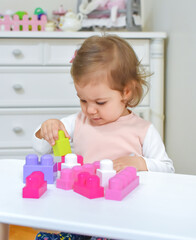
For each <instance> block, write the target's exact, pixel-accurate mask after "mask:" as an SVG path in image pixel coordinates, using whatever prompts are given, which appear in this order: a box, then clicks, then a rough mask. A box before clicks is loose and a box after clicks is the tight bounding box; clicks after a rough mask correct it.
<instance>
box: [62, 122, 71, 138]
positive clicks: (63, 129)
mask: <svg viewBox="0 0 196 240" xmlns="http://www.w3.org/2000/svg"><path fill="white" fill-rule="evenodd" d="M60 130H62V131H63V132H64V133H65V137H67V138H69V139H70V136H69V134H68V132H67V130H66V129H65V126H64V124H61V128H60Z"/></svg>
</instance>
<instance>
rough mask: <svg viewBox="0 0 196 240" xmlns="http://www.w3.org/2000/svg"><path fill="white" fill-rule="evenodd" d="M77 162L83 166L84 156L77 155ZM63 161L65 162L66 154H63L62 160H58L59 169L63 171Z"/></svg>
mask: <svg viewBox="0 0 196 240" xmlns="http://www.w3.org/2000/svg"><path fill="white" fill-rule="evenodd" d="M77 162H78V163H79V164H80V165H81V166H82V165H83V164H84V163H83V157H82V156H81V155H77ZM62 163H65V156H61V162H58V171H61V165H62Z"/></svg>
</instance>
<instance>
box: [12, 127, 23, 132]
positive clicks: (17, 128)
mask: <svg viewBox="0 0 196 240" xmlns="http://www.w3.org/2000/svg"><path fill="white" fill-rule="evenodd" d="M13 131H14V132H15V133H21V132H22V131H23V130H22V128H21V127H14V128H13Z"/></svg>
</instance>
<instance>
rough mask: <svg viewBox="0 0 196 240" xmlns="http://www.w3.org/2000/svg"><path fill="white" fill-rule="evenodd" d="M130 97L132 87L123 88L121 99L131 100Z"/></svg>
mask: <svg viewBox="0 0 196 240" xmlns="http://www.w3.org/2000/svg"><path fill="white" fill-rule="evenodd" d="M131 95H132V87H131V86H130V85H127V86H125V87H124V90H123V99H124V100H129V99H130V98H131Z"/></svg>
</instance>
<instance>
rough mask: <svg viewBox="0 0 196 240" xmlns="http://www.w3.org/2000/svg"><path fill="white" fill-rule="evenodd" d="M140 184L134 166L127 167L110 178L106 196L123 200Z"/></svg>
mask: <svg viewBox="0 0 196 240" xmlns="http://www.w3.org/2000/svg"><path fill="white" fill-rule="evenodd" d="M138 185H139V177H138V176H136V169H135V168H134V167H127V168H125V169H124V170H122V171H121V172H119V173H118V174H116V175H115V176H114V177H112V178H110V180H109V186H108V188H107V189H106V191H105V198H106V199H111V200H117V201H121V200H122V199H123V198H124V197H126V196H127V195H128V194H129V193H130V192H131V191H133V189H135V188H136V187H137V186H138Z"/></svg>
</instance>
